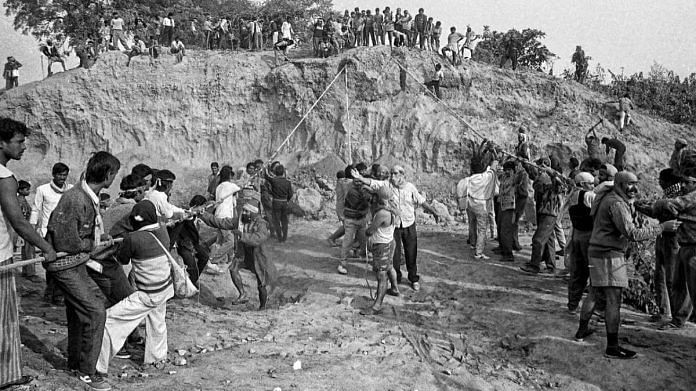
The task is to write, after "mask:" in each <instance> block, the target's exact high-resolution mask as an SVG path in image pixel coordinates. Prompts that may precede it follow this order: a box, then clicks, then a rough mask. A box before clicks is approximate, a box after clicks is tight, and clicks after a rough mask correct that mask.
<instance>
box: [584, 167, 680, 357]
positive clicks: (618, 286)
mask: <svg viewBox="0 0 696 391" xmlns="http://www.w3.org/2000/svg"><path fill="white" fill-rule="evenodd" d="M637 185H638V178H637V177H636V176H635V175H634V174H633V173H630V172H626V171H624V172H620V173H618V174H617V175H616V177H615V178H614V188H613V190H611V191H609V192H608V193H606V195H604V196H602V197H600V196H597V198H596V199H595V201H594V203H593V207H592V211H591V213H592V215H593V227H592V236H591V238H590V246H589V248H588V251H587V255H588V259H589V267H590V281H591V284H592V289H591V290H590V294H589V295H588V296H587V298H586V299H585V301H584V302H583V304H582V311H581V314H580V326H579V327H578V331H577V332H576V333H575V338H576V339H577V340H580V341H581V340H584V339H585V338H586V337H588V336H589V335H591V334H592V333H593V332H594V330H592V329H590V328H589V323H590V318H591V316H592V312H593V311H594V307H595V292H594V291H595V290H598V291H600V292H602V293H603V296H604V297H605V298H606V301H607V304H606V310H605V325H606V329H607V348H606V350H605V352H604V356H605V357H607V358H616V359H630V358H633V357H635V355H636V353H635V352H633V351H631V350H628V349H626V348H623V347H621V346H619V325H620V320H621V319H620V317H621V314H620V307H621V292H622V289H623V288H628V273H627V270H626V259H625V253H626V249H627V248H628V245H629V242H630V241H642V240H647V239H650V238H654V237H656V236H657V235H659V234H661V233H662V232H663V231H668V232H674V231H676V230H677V228H678V227H679V224H680V223H679V222H677V221H676V220H671V221H666V222H664V223H661V224H660V225H657V226H652V225H651V226H646V227H643V228H637V227H636V226H635V225H634V224H633V219H634V214H635V208H634V206H633V202H634V200H635V198H636V196H637V195H638V187H637Z"/></svg>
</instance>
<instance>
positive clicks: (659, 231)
mask: <svg viewBox="0 0 696 391" xmlns="http://www.w3.org/2000/svg"><path fill="white" fill-rule="evenodd" d="M624 114H626V113H624ZM622 118H625V115H624V116H622ZM602 123H603V121H600V123H598V124H597V125H595V126H594V127H592V128H591V129H590V130H588V132H587V135H586V138H585V141H586V143H587V151H588V155H587V156H585V157H584V159H583V160H582V161H579V160H578V159H577V158H576V157H571V158H570V161H569V162H568V167H569V168H570V171H569V172H568V173H567V174H564V173H563V172H562V169H561V162H560V160H559V158H558V157H557V156H555V155H551V156H544V157H541V158H539V159H536V160H535V161H534V162H532V161H531V160H530V157H531V156H530V144H529V138H528V137H529V135H528V133H527V131H526V129H525V128H520V129H519V133H518V135H519V137H518V145H517V146H516V148H515V153H514V154H509V156H510V157H509V158H507V159H502V157H503V156H502V155H501V154H500V153H497V154H496V151H495V149H491V150H490V151H489V152H490V153H491V156H489V157H488V160H489V161H490V164H489V165H488V166H487V167H484V166H483V164H472V175H470V176H469V177H467V178H464V179H462V180H461V181H460V182H459V183H458V185H457V196H458V201H459V203H458V204H459V207H460V208H461V209H463V210H465V211H466V214H467V216H468V223H469V236H468V243H469V244H470V245H471V247H472V249H473V250H474V253H475V255H474V258H475V259H480V260H486V259H489V258H490V257H489V256H488V255H486V254H484V249H485V244H486V239H487V238H488V239H493V238H496V239H495V240H497V241H498V244H499V245H498V247H496V248H495V249H494V250H493V251H494V253H496V254H498V255H499V261H502V262H515V261H516V259H515V252H518V251H520V250H522V247H521V245H520V243H519V239H518V237H519V229H520V227H519V222H520V220H521V218H522V217H524V216H526V219H527V220H532V221H535V222H536V230H535V232H534V234H533V236H532V248H531V257H530V258H529V259H528V260H526V262H525V263H524V264H523V265H521V267H520V269H521V270H522V271H523V272H526V273H530V274H534V275H536V274H539V273H549V274H557V273H558V271H557V270H556V268H557V266H556V265H557V259H556V258H557V257H560V258H563V259H564V263H565V266H566V268H567V270H566V271H567V272H568V273H569V275H568V276H567V279H568V301H567V309H568V311H569V313H571V314H577V313H578V312H579V315H580V323H579V327H578V330H577V333H576V334H575V338H576V340H578V341H582V340H584V339H586V338H588V337H589V336H590V335H592V334H593V333H594V330H593V329H592V328H590V326H589V325H590V319H591V317H592V316H593V314H594V315H597V314H599V316H600V317H601V319H602V320H603V321H604V322H605V325H606V338H607V347H606V351H605V356H606V357H609V358H617V359H630V358H633V357H635V355H636V353H635V352H633V351H631V350H629V349H626V348H625V347H622V346H620V345H619V339H618V332H619V325H620V311H619V309H620V305H621V299H622V290H623V289H626V288H628V280H629V277H628V276H629V272H628V271H627V269H628V268H627V259H626V254H627V250H628V248H629V245H630V243H631V242H634V241H643V240H647V239H654V238H656V239H657V241H656V246H655V256H656V274H655V295H656V297H657V301H658V307H659V308H658V310H657V313H655V314H653V315H652V316H651V317H650V319H651V321H654V322H661V323H660V325H659V326H658V328H659V329H661V330H665V329H677V328H681V327H683V326H684V323H685V322H686V320H687V319H688V318H689V317H690V315H691V312H692V304H691V303H692V301H693V300H692V299H693V298H694V296H696V292H694V289H696V283H695V282H694V280H693V279H692V278H691V277H690V276H691V274H693V273H695V272H696V270H693V266H689V262H690V260H691V259H692V257H693V250H692V248H693V246H694V244H693V242H694V239H693V231H692V230H693V227H692V224H693V222H692V221H691V218H690V213H693V212H692V211H693V208H694V207H696V203H694V198H693V197H694V194H696V193H694V190H696V187H695V184H696V179H695V178H694V177H696V171H694V168H693V163H695V162H693V161H691V160H693V154H692V153H688V152H685V151H688V148H687V145H686V141H684V140H681V139H680V140H677V141H676V143H675V149H674V152H673V154H672V158H671V159H670V162H669V165H668V167H667V168H665V169H664V170H662V171H661V172H660V176H659V185H660V187H661V188H662V189H663V192H664V193H663V197H662V199H660V200H657V201H654V200H646V199H643V200H638V199H637V197H638V193H639V189H638V178H637V176H636V175H635V174H634V173H632V172H629V171H627V170H626V166H625V162H624V160H625V153H626V147H625V144H624V143H623V142H622V141H620V140H619V139H618V138H615V137H612V138H609V137H603V138H602V139H601V142H600V140H599V137H598V136H597V134H596V131H595V128H596V126H598V125H600V124H602ZM620 129H621V130H623V127H622V128H620ZM600 144H604V145H605V147H606V148H605V154H602V152H601V151H600V147H599V146H600ZM612 150H614V159H613V160H608V161H607V157H609V156H610V152H611V151H612ZM499 158H500V159H499ZM689 159H691V160H689ZM499 160H501V161H503V164H502V167H499V165H498V164H499ZM610 162H611V163H610ZM612 163H613V164H612ZM666 166H667V164H666ZM530 203H531V204H532V205H533V208H531V209H530V208H529V205H530ZM637 211H638V212H640V213H642V214H644V215H646V216H649V217H654V218H656V219H657V220H658V221H659V224H655V225H650V224H641V225H638V224H637V223H636V218H637V213H636V212H637ZM532 214H533V216H530V215H532ZM566 216H567V217H568V218H569V220H570V225H571V237H570V240H569V241H567V240H566V236H565V231H564V229H563V226H562V221H563V219H564V218H565V217H566ZM488 229H490V232H491V235H490V236H488V237H487V235H486V234H487V231H488ZM588 283H589V288H588ZM588 289H589V290H588ZM586 290H587V291H588V295H587V297H586V298H585V300H584V301H583V302H582V305H581V304H580V303H581V300H582V297H583V293H584V292H585V291H586ZM690 295H691V296H690Z"/></svg>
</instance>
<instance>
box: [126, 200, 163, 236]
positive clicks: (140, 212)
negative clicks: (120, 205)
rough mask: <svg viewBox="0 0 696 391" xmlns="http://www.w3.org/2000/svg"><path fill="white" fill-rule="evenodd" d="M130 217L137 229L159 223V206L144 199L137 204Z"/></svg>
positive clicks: (134, 227)
mask: <svg viewBox="0 0 696 391" xmlns="http://www.w3.org/2000/svg"><path fill="white" fill-rule="evenodd" d="M128 219H129V220H130V223H131V225H132V226H133V229H134V230H136V231H137V230H139V229H141V228H142V227H145V226H147V225H152V224H157V208H155V204H153V203H152V202H151V201H149V200H142V201H140V202H138V203H137V204H135V206H134V207H133V210H132V211H131V213H130V216H129V217H128Z"/></svg>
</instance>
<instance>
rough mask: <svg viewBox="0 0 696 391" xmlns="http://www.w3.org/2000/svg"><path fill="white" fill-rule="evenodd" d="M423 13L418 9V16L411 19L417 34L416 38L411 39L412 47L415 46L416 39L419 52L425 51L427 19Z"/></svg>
mask: <svg viewBox="0 0 696 391" xmlns="http://www.w3.org/2000/svg"><path fill="white" fill-rule="evenodd" d="M424 12H425V10H424V9H423V8H421V9H419V10H418V15H416V17H415V18H414V19H413V22H414V24H415V27H416V34H417V37H413V45H414V46H415V43H416V39H418V42H419V45H420V48H421V50H423V49H425V40H426V38H425V25H426V23H427V22H428V17H427V16H426V15H425V13H424Z"/></svg>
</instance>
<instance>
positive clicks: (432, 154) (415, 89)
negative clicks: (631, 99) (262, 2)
mask: <svg viewBox="0 0 696 391" xmlns="http://www.w3.org/2000/svg"><path fill="white" fill-rule="evenodd" d="M392 59H394V60H397V61H399V62H401V63H404V64H407V66H408V68H409V72H411V73H413V74H414V75H415V76H416V77H417V78H418V79H419V80H418V82H416V81H415V80H414V79H413V78H411V77H410V76H409V77H408V78H407V84H406V88H405V90H402V89H401V86H400V83H399V68H398V67H397V66H396V65H395V64H394V62H393V61H392ZM438 61H442V59H441V58H440V57H436V56H432V55H430V54H426V53H421V52H419V51H402V50H397V49H395V50H394V51H393V52H390V50H389V48H370V49H364V48H363V49H356V50H352V51H349V52H347V53H346V54H345V55H344V56H343V57H334V58H330V59H326V60H323V59H304V60H297V61H293V62H290V63H285V64H282V65H281V66H279V67H274V66H273V65H274V64H273V57H272V55H270V53H267V52H266V53H247V52H239V53H231V54H230V53H225V54H221V53H216V52H190V53H188V55H187V57H186V59H185V60H184V62H183V63H181V64H177V65H175V64H174V63H173V58H172V57H170V56H167V55H165V56H163V57H161V58H160V59H159V60H156V61H155V63H154V64H152V65H151V64H150V62H149V60H148V58H146V57H137V58H134V59H133V61H132V63H131V65H130V67H126V66H125V63H126V56H125V55H123V54H120V53H108V54H106V55H104V56H103V58H102V59H101V60H100V61H99V62H98V63H97V64H96V65H95V66H94V67H93V68H92V69H89V70H85V69H76V70H72V71H69V72H67V73H62V74H57V75H55V76H54V77H52V78H50V79H47V80H44V81H42V82H36V83H31V84H28V85H26V86H23V87H21V88H18V89H15V90H12V91H9V92H7V93H5V94H3V95H0V115H3V116H10V117H12V118H15V119H19V120H22V121H25V122H26V123H27V124H28V125H29V126H30V127H31V128H32V129H34V133H33V134H32V136H31V137H30V142H29V144H30V146H29V150H28V151H27V153H26V154H25V157H24V159H23V161H22V162H21V163H19V164H18V163H14V165H13V166H11V167H12V168H13V169H14V170H15V171H16V172H17V173H18V174H19V176H20V177H27V178H47V177H48V175H47V174H48V173H50V167H51V165H52V164H53V163H55V162H57V161H64V162H66V163H67V164H68V165H70V166H71V167H73V168H74V172H75V171H78V170H79V169H81V167H83V166H84V163H85V161H86V160H87V159H88V158H89V155H90V153H91V152H93V151H96V150H100V149H107V150H109V151H111V152H112V153H114V154H116V155H117V156H118V157H119V158H120V159H121V161H122V162H123V164H124V165H125V167H126V169H130V167H132V166H133V165H134V164H135V163H137V162H146V163H148V164H150V165H151V166H153V167H158V168H164V167H166V168H169V169H171V170H173V171H174V172H176V173H177V174H178V175H179V176H180V177H183V178H187V179H189V180H188V181H186V182H188V183H190V185H191V186H194V183H195V187H197V188H201V187H203V179H202V178H203V177H204V176H205V174H206V173H207V170H208V168H207V167H208V165H209V163H210V162H211V161H219V162H221V163H231V164H233V166H234V167H241V166H242V165H243V164H244V163H245V162H247V161H249V160H251V159H254V158H257V157H261V158H268V157H269V156H270V155H271V154H272V153H273V152H274V151H275V149H276V148H277V146H278V145H279V144H280V143H281V142H282V141H283V140H284V139H285V137H286V136H287V135H288V134H289V132H290V131H291V130H292V128H293V127H294V126H295V124H296V123H297V122H298V121H299V119H300V118H301V117H302V115H303V114H304V113H305V112H306V110H308V109H309V107H310V106H311V105H312V104H313V103H314V101H315V100H316V99H317V98H318V97H319V95H320V94H321V93H322V91H323V90H324V89H325V88H326V86H327V85H328V84H329V82H330V81H331V80H332V79H333V78H334V76H335V75H336V73H337V72H338V71H339V70H340V68H341V67H342V66H343V65H346V66H347V69H348V80H347V84H348V89H347V90H346V87H345V85H346V81H345V79H344V77H343V76H340V77H339V80H338V81H337V82H336V84H335V85H334V86H333V88H332V89H331V90H330V91H329V92H328V93H327V94H326V96H325V97H324V99H323V100H322V101H321V102H320V103H319V104H318V105H317V106H316V108H315V109H314V111H313V112H312V113H311V114H310V115H309V116H308V117H307V120H306V122H305V123H304V124H303V125H302V126H300V128H299V129H298V130H297V132H296V133H295V134H294V136H293V137H292V138H291V139H290V142H289V145H288V147H287V148H285V149H284V150H283V152H282V154H281V158H280V159H279V160H281V161H284V162H285V163H286V165H288V166H289V167H290V168H295V167H298V166H303V165H309V164H313V163H315V162H318V161H320V160H322V159H324V158H326V157H327V156H328V155H337V156H339V157H340V158H342V159H344V160H347V159H348V156H347V137H346V135H347V132H348V131H349V130H350V133H351V134H352V151H353V153H352V157H353V160H354V161H368V162H373V161H379V162H384V163H386V164H394V163H397V162H398V163H402V164H404V165H406V166H407V167H410V169H411V170H413V171H415V172H417V173H419V174H420V173H432V174H442V175H445V176H462V175H465V174H466V173H467V172H468V156H469V154H470V152H469V150H468V140H469V139H474V140H478V139H477V138H476V137H475V136H474V135H473V133H472V132H471V131H470V130H469V129H467V127H466V126H464V125H463V124H462V123H461V122H460V121H459V120H457V119H456V118H455V117H453V116H452V115H451V114H449V113H447V111H446V110H444V109H443V108H442V107H441V106H440V105H439V104H438V103H437V102H436V101H435V100H434V99H433V98H432V97H430V96H427V95H425V93H424V92H423V90H422V88H421V87H420V85H419V84H422V82H423V81H426V80H428V79H429V78H430V75H431V74H432V69H433V68H434V64H435V62H438ZM443 65H444V71H445V79H444V80H443V82H442V91H443V98H444V101H445V102H446V103H447V104H448V105H449V106H450V107H452V108H453V109H454V110H455V111H456V112H457V113H459V114H460V115H461V116H462V117H463V118H464V119H466V120H467V122H469V123H470V124H471V125H473V126H474V127H476V128H477V129H478V130H479V132H480V133H481V134H483V135H484V136H485V137H489V138H491V139H493V140H494V141H496V142H497V143H499V144H501V145H504V146H506V147H508V148H510V149H511V148H512V146H513V145H514V144H515V143H516V135H515V133H516V129H517V127H518V126H519V125H525V126H526V127H527V128H529V133H530V139H531V144H532V145H533V153H535V154H536V156H539V154H540V153H544V150H546V152H554V153H557V154H559V155H560V156H559V157H560V158H561V160H562V161H564V162H566V161H567V158H568V155H570V154H575V155H577V156H581V155H582V149H583V148H584V142H583V136H584V133H585V131H586V129H588V128H589V127H590V126H591V125H593V124H594V123H596V122H597V120H598V119H599V118H600V116H602V115H609V114H611V113H608V112H607V109H606V106H605V105H604V103H605V102H606V101H608V100H610V98H608V97H606V96H603V95H600V94H597V93H594V92H591V91H589V90H587V89H586V88H584V87H582V86H580V85H578V84H576V83H572V82H565V81H560V80H557V79H555V78H553V77H550V76H547V75H544V74H541V73H530V72H512V71H510V70H500V69H496V68H491V67H489V66H487V65H481V64H476V63H468V64H466V65H465V66H463V67H460V68H457V69H455V68H452V67H450V66H449V65H446V64H443ZM346 101H347V102H348V103H349V108H348V112H347V113H346ZM609 111H611V110H609ZM634 119H635V121H636V123H637V126H636V127H633V128H632V129H630V130H629V132H628V134H624V135H621V137H622V139H623V140H624V141H625V142H626V143H627V144H628V154H627V163H628V167H633V168H636V169H637V170H638V171H639V172H646V173H654V172H655V171H656V170H658V169H660V168H662V167H663V166H665V165H666V162H667V160H668V157H669V153H670V151H671V148H672V144H673V141H674V138H675V137H683V138H686V139H687V140H688V141H690V142H691V143H693V142H694V141H696V138H694V137H693V136H691V135H689V134H688V133H689V132H688V129H687V128H685V127H683V126H677V125H673V124H669V123H667V122H666V121H663V120H659V119H655V118H651V117H649V116H646V115H642V114H641V113H640V112H638V113H635V114H634ZM598 132H599V133H600V137H602V136H605V135H608V134H609V133H612V132H613V133H617V132H616V129H615V127H614V126H612V125H609V126H605V127H599V128H598ZM124 171H125V170H124ZM74 176H75V177H77V174H74ZM438 176H439V175H438ZM193 178H201V179H200V180H197V181H191V180H190V179H193ZM189 194H190V193H189Z"/></svg>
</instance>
